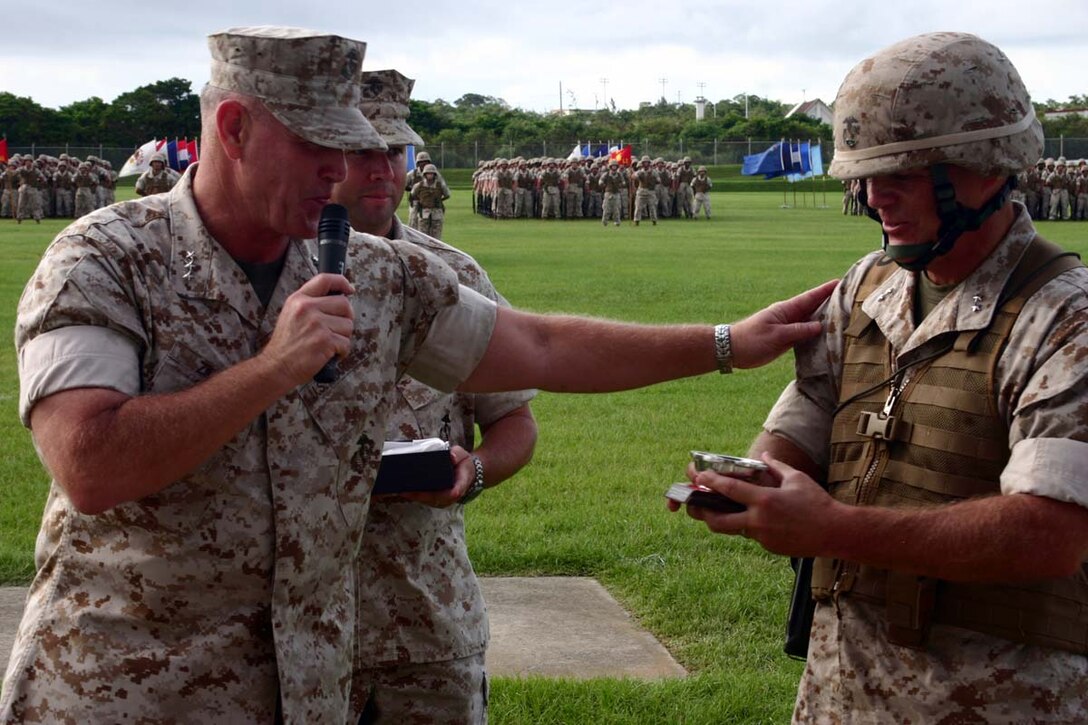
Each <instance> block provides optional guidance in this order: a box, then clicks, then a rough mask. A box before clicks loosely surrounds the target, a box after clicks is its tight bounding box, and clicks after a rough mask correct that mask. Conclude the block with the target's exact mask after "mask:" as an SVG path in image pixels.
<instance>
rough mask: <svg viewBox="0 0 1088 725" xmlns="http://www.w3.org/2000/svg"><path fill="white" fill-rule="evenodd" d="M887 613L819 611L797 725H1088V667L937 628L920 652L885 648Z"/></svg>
mask: <svg viewBox="0 0 1088 725" xmlns="http://www.w3.org/2000/svg"><path fill="white" fill-rule="evenodd" d="M885 626H886V625H885V612H884V608H883V607H878V606H876V605H872V604H867V603H863V602H857V601H853V600H851V599H850V598H849V597H842V598H840V599H839V600H838V602H837V603H823V602H821V603H819V604H817V606H816V615H815V617H814V619H813V624H812V636H811V638H810V640H809V649H808V663H807V664H806V666H805V673H804V675H803V676H802V677H801V684H800V687H799V688H798V691H797V704H796V708H795V710H794V713H793V721H794V722H795V723H817V722H818V723H855V722H856V723H884V722H887V723H908V722H909V723H1024V722H1035V723H1072V722H1085V721H1086V719H1088V658H1085V657H1084V656H1083V655H1076V654H1073V653H1071V652H1063V651H1061V650H1056V649H1050V648H1046V647H1038V646H1034V645H1026V644H1019V643H1017V642H1011V641H1009V640H1006V639H1001V638H999V637H993V636H991V635H987V634H982V633H979V632H972V631H970V630H966V629H960V628H958V627H947V626H943V625H934V626H933V628H932V630H931V631H930V635H929V640H928V642H927V643H926V648H925V649H924V650H918V649H912V648H908V647H902V646H899V645H896V644H892V643H890V642H888V640H887V638H886V636H885Z"/></svg>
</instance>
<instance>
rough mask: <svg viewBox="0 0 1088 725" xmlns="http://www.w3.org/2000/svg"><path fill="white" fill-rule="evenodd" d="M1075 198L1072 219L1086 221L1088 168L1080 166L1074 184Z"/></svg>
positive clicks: (1087, 211)
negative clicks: (1075, 204) (1075, 205)
mask: <svg viewBox="0 0 1088 725" xmlns="http://www.w3.org/2000/svg"><path fill="white" fill-rule="evenodd" d="M1074 191H1075V193H1076V197H1077V207H1076V209H1075V210H1074V211H1073V218H1074V219H1077V220H1078V221H1084V220H1085V219H1088V167H1085V166H1081V167H1080V171H1079V172H1078V173H1077V176H1076V181H1075V184H1074Z"/></svg>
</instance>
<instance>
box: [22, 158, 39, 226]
mask: <svg viewBox="0 0 1088 725" xmlns="http://www.w3.org/2000/svg"><path fill="white" fill-rule="evenodd" d="M16 176H17V177H18V179H19V192H18V203H17V204H16V210H15V218H16V219H18V220H20V221H22V220H23V219H34V221H38V222H40V221H41V219H42V215H43V209H42V193H41V192H42V189H43V188H44V187H45V176H44V175H43V174H42V172H41V171H39V170H38V169H37V168H36V167H35V166H33V165H30V164H27V165H24V166H23V167H22V168H20V169H19V171H18V172H17V173H16Z"/></svg>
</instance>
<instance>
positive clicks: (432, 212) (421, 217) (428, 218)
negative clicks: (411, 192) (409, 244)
mask: <svg viewBox="0 0 1088 725" xmlns="http://www.w3.org/2000/svg"><path fill="white" fill-rule="evenodd" d="M445 216H446V214H445V212H444V211H443V210H442V209H420V210H419V211H418V212H416V225H415V227H414V228H415V229H418V230H419V231H421V232H423V233H424V234H426V235H428V236H432V237H434V238H435V239H441V238H442V222H443V220H444V219H445Z"/></svg>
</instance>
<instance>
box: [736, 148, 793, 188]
mask: <svg viewBox="0 0 1088 725" xmlns="http://www.w3.org/2000/svg"><path fill="white" fill-rule="evenodd" d="M784 143H785V142H783V141H779V142H778V143H776V144H774V145H773V146H771V147H770V148H769V149H767V150H766V151H764V152H763V153H758V154H752V155H751V156H745V157H744V165H743V166H742V167H741V170H740V173H741V174H743V175H744V176H755V175H756V174H763V178H765V179H773V178H774V177H776V176H782V175H783V174H787V173H789V170H790V169H789V168H788V166H787V163H786V158H785V155H784V153H783V151H784Z"/></svg>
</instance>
